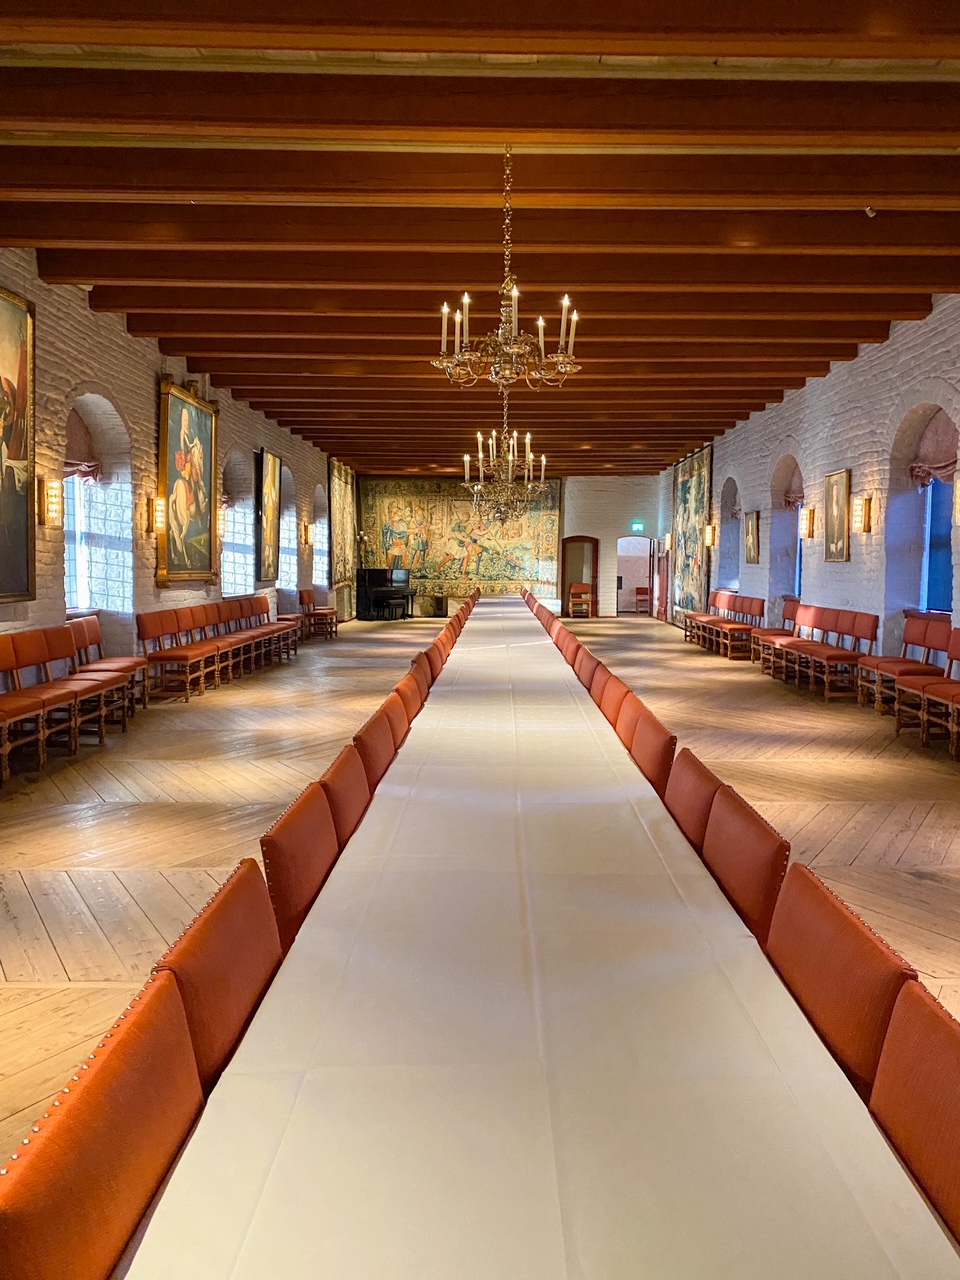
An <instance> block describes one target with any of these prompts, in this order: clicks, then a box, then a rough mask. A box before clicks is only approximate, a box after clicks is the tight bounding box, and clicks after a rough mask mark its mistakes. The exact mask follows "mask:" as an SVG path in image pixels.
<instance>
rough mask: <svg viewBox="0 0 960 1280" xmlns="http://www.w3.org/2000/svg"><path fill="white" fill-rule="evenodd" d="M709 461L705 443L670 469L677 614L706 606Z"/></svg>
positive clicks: (674, 597)
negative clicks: (671, 474)
mask: <svg viewBox="0 0 960 1280" xmlns="http://www.w3.org/2000/svg"><path fill="white" fill-rule="evenodd" d="M711 462H712V450H711V448H710V447H709V446H708V447H707V448H706V449H701V450H700V451H699V452H698V453H694V454H692V455H691V456H690V457H689V458H684V460H683V461H682V462H678V463H677V465H676V466H675V467H674V469H673V607H674V609H676V610H678V611H679V612H681V613H687V612H689V611H690V610H702V609H703V608H704V606H705V605H706V598H707V568H706V565H707V556H706V549H705V530H706V524H707V516H708V514H709V511H710V469H711Z"/></svg>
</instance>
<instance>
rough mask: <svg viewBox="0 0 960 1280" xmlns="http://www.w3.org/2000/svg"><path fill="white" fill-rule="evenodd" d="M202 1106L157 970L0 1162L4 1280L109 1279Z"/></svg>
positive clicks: (173, 1004) (180, 1017)
mask: <svg viewBox="0 0 960 1280" xmlns="http://www.w3.org/2000/svg"><path fill="white" fill-rule="evenodd" d="M202 1105H203V1094H202V1093H201V1090H200V1079H199V1076H198V1075H197V1064H196V1062H195V1061H194V1056H193V1046H192V1044H191V1042H190V1032H189V1030H188V1028H187V1019H186V1016H185V1014H184V1011H183V1004H182V1002H181V1000H180V996H179V994H178V992H177V984H176V982H175V981H174V978H173V976H172V975H171V974H168V973H161V974H157V975H156V977H155V978H153V979H151V981H150V982H148V983H147V985H146V987H145V988H144V989H143V991H142V992H141V993H140V994H139V995H138V996H136V997H135V998H134V1000H133V1001H132V1002H131V1005H130V1008H129V1009H128V1010H127V1011H126V1012H125V1013H124V1014H123V1015H122V1016H121V1019H120V1021H119V1022H117V1024H116V1026H114V1027H113V1028H112V1029H111V1030H110V1031H109V1032H108V1033H107V1035H105V1036H104V1038H103V1040H102V1041H101V1042H100V1043H99V1044H98V1046H97V1047H96V1049H94V1051H93V1052H92V1053H91V1054H90V1055H89V1057H87V1058H86V1059H85V1060H84V1062H83V1064H82V1066H81V1067H79V1068H78V1069H77V1071H76V1072H75V1073H74V1076H73V1078H72V1079H71V1080H70V1082H69V1083H68V1084H67V1086H66V1088H64V1089H62V1090H61V1091H60V1093H59V1094H58V1095H57V1097H56V1099H55V1100H54V1101H53V1102H52V1103H49V1104H48V1106H47V1110H46V1111H45V1112H44V1115H43V1117H42V1118H41V1119H40V1120H38V1121H37V1123H36V1125H35V1126H34V1129H35V1132H33V1133H31V1134H30V1137H29V1140H28V1142H27V1143H26V1144H21V1146H20V1147H19V1148H18V1150H17V1159H16V1160H7V1161H6V1162H5V1163H4V1162H2V1161H0V1174H2V1176H0V1275H2V1276H3V1278H4V1280H103V1277H104V1276H108V1275H111V1274H112V1272H113V1270H114V1267H115V1266H116V1264H117V1263H118V1262H119V1260H120V1256H121V1254H122V1253H123V1251H124V1249H125V1248H126V1246H127V1242H128V1241H129V1239H130V1237H131V1236H132V1235H133V1233H134V1231H135V1230H136V1228H137V1224H138V1223H139V1221H140V1219H141V1218H142V1217H143V1214H144V1213H145V1211H146V1210H147V1208H148V1207H149V1205H150V1202H151V1200H152V1199H153V1197H154V1195H155V1194H156V1192H157V1190H158V1188H159V1186H160V1184H161V1182H162V1181H163V1179H164V1176H165V1175H166V1173H167V1170H168V1169H169V1167H170V1165H171V1164H172V1163H173V1160H174V1158H175V1157H176V1154H177V1152H178V1151H179V1149H180V1147H181V1146H182V1144H183V1142H184V1139H185V1138H186V1137H187V1135H188V1133H189V1132H190V1129H191V1126H192V1125H193V1122H194V1120H195V1119H196V1117H197V1115H198V1114H199V1111H200V1108H201V1107H202Z"/></svg>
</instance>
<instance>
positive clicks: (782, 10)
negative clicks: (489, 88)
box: [0, 0, 960, 59]
mask: <svg viewBox="0 0 960 1280" xmlns="http://www.w3.org/2000/svg"><path fill="white" fill-rule="evenodd" d="M0 42H4V43H17V44H30V45H37V46H45V45H54V46H58V47H62V46H64V45H72V44H79V45H95V46H104V47H110V48H125V47H133V48H139V47H146V48H159V49H168V48H173V49H193V48H200V49H221V50H225V49H232V50H262V49H269V50H297V51H301V52H303V51H312V52H338V53H364V52H366V53H369V52H382V53H394V54H396V53H407V54H428V53H448V54H449V53H460V54H506V55H523V56H525V57H530V56H532V55H538V56H544V57H546V56H553V55H578V56H580V57H585V56H593V57H601V56H606V57H609V56H614V55H619V56H623V57H645V58H649V57H707V58H719V57H728V58H829V59H834V58H840V59H846V58H856V59H862V58H921V59H922V58H936V59H939V58H956V57H960V18H958V15H957V14H956V12H955V11H954V10H953V9H951V8H950V7H949V6H946V7H945V6H944V5H943V4H942V3H939V2H938V0H914V3H912V4H910V5H909V6H905V5H898V6H896V7H893V8H886V9H883V10H878V9H877V7H876V5H875V4H871V3H870V2H869V0H832V2H831V0H803V3H797V0H766V3H764V4H762V5H740V6H738V7H737V8H736V9H734V10H731V9H728V8H726V7H718V6H717V5H716V4H714V3H710V2H709V0H676V2H675V3H674V4H672V5H671V6H670V7H669V8H667V9H665V8H664V7H663V5H662V4H660V3H655V0H634V3H631V4H630V5H629V6H624V5H623V4H622V3H621V2H620V0H592V3H591V5H590V6H589V8H585V9H571V8H567V9H564V8H562V7H558V6H527V7H525V8H524V7H520V8H518V7H517V6H516V5H515V4H508V3H506V0H484V3H482V4H481V3H480V2H479V0H463V2H462V3H461V4H459V5H457V6H456V8H452V9H451V8H448V9H444V10H440V11H438V10H437V8H436V6H435V5H434V4H432V3H428V0H407V2H406V3H405V4H404V5H403V6H402V8H401V7H398V6H397V5H395V4H394V5H387V4H382V3H375V4H371V5H366V6H363V7H362V8H361V7H359V6H357V5H356V4H355V3H348V0H325V3H324V4H323V5H322V6H317V7H313V8H303V7H297V8H294V7H291V8H289V9H288V10H287V12H286V13H284V12H283V11H279V12H276V13H275V12H270V13H269V14H267V13H265V12H264V10H263V6H262V4H259V3H256V2H255V0H233V3H231V4H230V5H229V6H224V5H222V4H219V3H214V2H213V0H162V3H156V4H154V5H152V6H151V7H150V9H149V11H147V10H145V8H144V6H143V4H142V3H138V0H101V3H99V4H98V5H97V6H96V7H95V9H89V10H84V9H83V7H82V6H78V5H76V4H75V3H71V2H70V0H33V3H31V5H30V6H29V8H26V7H25V6H24V5H23V4H22V3H17V0H3V3H2V5H0Z"/></svg>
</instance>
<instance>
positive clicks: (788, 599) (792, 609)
mask: <svg viewBox="0 0 960 1280" xmlns="http://www.w3.org/2000/svg"><path fill="white" fill-rule="evenodd" d="M799 608H800V597H799V596H784V598H783V614H782V617H783V626H784V630H785V631H792V630H793V624H794V623H795V622H796V620H797V610H798V609H799Z"/></svg>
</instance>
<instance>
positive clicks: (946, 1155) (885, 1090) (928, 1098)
mask: <svg viewBox="0 0 960 1280" xmlns="http://www.w3.org/2000/svg"><path fill="white" fill-rule="evenodd" d="M870 1110H871V1111H872V1112H873V1115H874V1118H875V1119H876V1120H877V1122H878V1123H879V1125H880V1126H881V1128H882V1129H883V1130H884V1132H885V1133H886V1135H887V1137H888V1138H889V1139H890V1141H891V1142H892V1143H893V1145H894V1146H895V1147H896V1149H897V1151H898V1152H899V1153H900V1156H901V1157H902V1159H903V1162H904V1164H905V1165H906V1166H907V1168H908V1169H909V1170H910V1172H911V1173H912V1174H913V1176H914V1177H915V1178H916V1180H917V1182H918V1183H919V1184H920V1186H921V1187H922V1188H923V1190H924V1192H925V1193H926V1195H927V1196H928V1197H929V1199H930V1202H931V1203H932V1204H933V1206H934V1208H935V1209H936V1210H937V1212H938V1213H939V1214H940V1216H941V1217H942V1218H943V1220H944V1222H945V1223H946V1224H947V1227H948V1228H949V1229H950V1231H952V1232H953V1234H954V1236H960V1178H958V1177H957V1169H958V1168H960V1024H958V1023H957V1021H956V1020H955V1019H954V1018H952V1017H951V1016H950V1014H949V1013H948V1012H947V1011H946V1009H944V1008H943V1006H942V1005H941V1004H939V1003H938V1002H937V1001H936V1000H935V999H934V998H933V996H932V995H931V994H930V992H929V991H927V990H926V989H925V988H924V987H923V986H922V984H921V983H919V982H908V983H906V984H905V985H904V987H903V989H902V991H901V992H900V995H899V996H898V997H897V1003H896V1005H895V1006H894V1010H893V1017H892V1018H891V1019H890V1029H889V1031H888V1032H887V1038H886V1039H885V1040H884V1042H883V1049H882V1051H881V1053H880V1065H879V1066H878V1068H877V1078H876V1081H875V1083H874V1086H873V1092H872V1094H871V1095H870Z"/></svg>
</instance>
